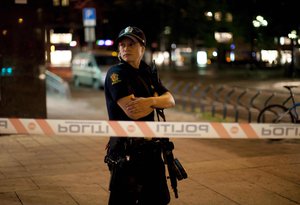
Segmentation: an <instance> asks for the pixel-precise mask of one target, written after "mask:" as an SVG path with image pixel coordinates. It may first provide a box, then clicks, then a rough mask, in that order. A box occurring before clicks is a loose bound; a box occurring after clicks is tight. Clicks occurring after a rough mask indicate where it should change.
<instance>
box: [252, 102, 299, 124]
mask: <svg viewBox="0 0 300 205" xmlns="http://www.w3.org/2000/svg"><path fill="white" fill-rule="evenodd" d="M257 122H258V123H291V122H292V123H294V122H295V119H294V116H293V114H292V113H291V112H290V111H289V110H288V108H286V107H284V106H283V105H269V106H267V107H265V108H264V109H262V110H261V111H260V112H259V115H258V117H257Z"/></svg>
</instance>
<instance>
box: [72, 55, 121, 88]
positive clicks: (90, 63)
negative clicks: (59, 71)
mask: <svg viewBox="0 0 300 205" xmlns="http://www.w3.org/2000/svg"><path fill="white" fill-rule="evenodd" d="M117 63H118V57H117V53H116V52H112V51H91V52H81V53H78V54H76V55H75V56H74V58H73V60H72V65H71V68H72V76H73V77H72V78H73V82H74V85H75V86H80V85H86V86H91V87H93V88H94V89H99V88H103V86H104V80H105V76H106V72H107V70H108V69H109V68H110V67H111V66H112V65H114V64H117Z"/></svg>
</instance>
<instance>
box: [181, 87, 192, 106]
mask: <svg viewBox="0 0 300 205" xmlns="http://www.w3.org/2000/svg"><path fill="white" fill-rule="evenodd" d="M193 85H194V84H193V83H192V82H189V83H188V84H187V85H186V86H185V87H184V88H183V89H182V91H181V98H184V97H185V96H189V95H187V93H188V92H189V90H191V89H190V88H191V87H193ZM186 104H187V100H186V99H183V100H182V109H183V110H184V109H185V108H186Z"/></svg>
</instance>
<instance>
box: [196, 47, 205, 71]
mask: <svg viewBox="0 0 300 205" xmlns="http://www.w3.org/2000/svg"><path fill="white" fill-rule="evenodd" d="M197 63H198V66H200V67H204V66H205V65H206V64H207V53H206V51H198V52H197Z"/></svg>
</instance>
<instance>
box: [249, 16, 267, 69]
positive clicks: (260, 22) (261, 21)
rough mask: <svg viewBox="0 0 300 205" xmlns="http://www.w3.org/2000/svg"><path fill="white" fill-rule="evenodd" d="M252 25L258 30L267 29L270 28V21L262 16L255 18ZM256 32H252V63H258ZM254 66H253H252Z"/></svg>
mask: <svg viewBox="0 0 300 205" xmlns="http://www.w3.org/2000/svg"><path fill="white" fill-rule="evenodd" d="M252 25H253V27H254V28H256V29H258V28H259V27H266V26H268V21H267V20H266V19H265V18H264V17H263V16H261V15H258V16H256V17H255V19H254V20H253V21H252ZM254 32H255V31H254V30H252V35H253V36H252V39H251V58H252V61H257V59H256V52H255V48H254V47H255V37H254ZM251 66H252V64H251Z"/></svg>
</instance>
